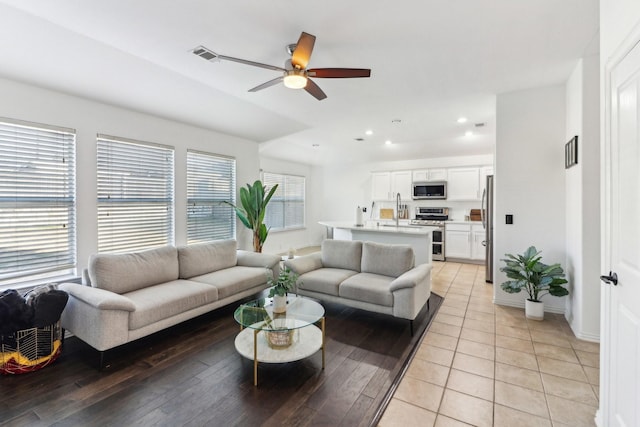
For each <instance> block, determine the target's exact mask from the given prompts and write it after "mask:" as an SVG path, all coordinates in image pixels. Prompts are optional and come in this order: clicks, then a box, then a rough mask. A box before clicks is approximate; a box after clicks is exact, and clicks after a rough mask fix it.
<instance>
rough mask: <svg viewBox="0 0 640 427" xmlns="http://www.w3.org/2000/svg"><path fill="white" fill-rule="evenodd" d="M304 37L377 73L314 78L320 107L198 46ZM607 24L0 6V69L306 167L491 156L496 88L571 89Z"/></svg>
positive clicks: (435, 8) (270, 6) (322, 54)
mask: <svg viewBox="0 0 640 427" xmlns="http://www.w3.org/2000/svg"><path fill="white" fill-rule="evenodd" d="M301 31H306V32H308V33H311V34H313V35H315V36H316V37H317V40H316V44H315V49H314V52H313V55H312V57H311V61H310V64H309V67H311V68H318V67H353V68H371V69H372V76H371V78H369V79H340V80H338V79H315V82H316V83H317V84H318V85H319V86H320V87H321V88H322V89H323V90H324V91H325V93H326V94H327V95H328V98H327V99H325V100H323V101H317V100H316V99H315V98H313V97H312V96H310V95H309V94H307V93H306V92H304V91H302V90H291V89H287V88H285V87H283V86H282V85H278V86H273V87H271V88H268V89H265V90H263V91H260V92H257V93H249V92H247V90H248V89H250V88H252V87H254V86H256V85H258V84H261V83H263V82H265V81H267V80H270V79H272V78H275V77H277V76H278V74H277V72H275V71H271V70H266V69H261V68H254V67H250V66H247V65H243V64H237V63H233V62H217V63H212V62H207V61H205V60H203V59H201V58H199V57H197V56H195V55H193V54H192V53H191V49H193V48H194V47H196V46H198V45H204V46H206V47H208V48H209V49H211V50H213V51H214V52H216V53H219V54H223V55H228V56H235V57H240V58H243V59H249V60H253V61H257V62H262V63H267V64H272V65H276V66H282V65H283V63H284V61H285V59H287V56H288V55H287V53H286V51H285V46H286V45H287V44H290V43H295V42H296V41H297V39H298V37H299V36H300V32H301ZM597 31H598V0H448V1H442V0H405V1H396V2H392V1H383V0H349V1H336V0H325V1H316V2H303V1H291V0H268V1H265V0H233V1H222V0H181V1H175V0H173V1H172V0H136V1H131V0H103V1H97V0H96V1H82V0H56V1H51V0H0V40H2V42H1V43H0V76H3V77H8V78H11V79H16V80H20V81H24V82H28V83H33V84H37V85H39V86H44V87H47V88H52V89H56V90H61V91H64V92H68V93H72V94H76V95H80V96H85V97H89V98H93V99H97V100H100V101H103V102H107V103H110V104H115V105H119V106H125V107H127V108H131V109H134V110H138V111H143V112H148V113H152V114H155V115H158V116H162V117H167V118H172V119H176V120H179V121H183V122H187V123H191V124H194V125H198V126H202V127H205V128H210V129H214V130H218V131H222V132H225V133H230V134H234V135H238V136H242V137H245V138H249V139H252V140H255V141H258V142H260V151H261V154H263V155H265V156H268V157H275V158H281V159H285V160H292V161H298V162H303V163H310V164H322V163H324V162H354V161H383V160H406V159H415V158H428V157H444V156H455V155H474V154H488V153H492V152H493V146H494V142H495V120H496V118H495V97H496V94H499V93H503V92H509V91H513V90H519V89H525V88H531V87H536V86H542V85H549V84H558V83H562V82H564V81H565V80H566V79H567V77H568V76H569V73H570V72H571V70H572V69H573V67H574V66H575V64H576V61H577V60H578V59H579V58H580V57H581V56H583V55H584V54H585V50H586V49H587V48H588V46H589V45H590V44H591V45H594V44H595V45H596V46H597V40H595V41H594V38H595V37H597ZM460 116H465V117H468V118H469V122H468V123H466V124H458V123H456V119H457V118H458V117H460ZM395 119H400V120H401V123H399V124H394V123H392V121H393V120H395ZM474 123H486V126H484V127H482V128H475V127H474ZM367 129H371V130H373V131H374V134H373V135H372V136H365V134H364V132H365V130H367ZM467 130H472V131H473V132H474V135H473V136H471V137H465V136H464V133H465V131H467ZM358 137H361V138H364V139H365V140H364V141H362V142H358V141H355V140H354V138H358ZM387 139H390V140H392V141H393V142H394V144H393V145H391V146H386V145H385V144H384V141H385V140H387ZM313 144H319V147H316V148H314V147H312V145H313Z"/></svg>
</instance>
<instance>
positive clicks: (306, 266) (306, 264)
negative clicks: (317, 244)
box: [284, 252, 322, 276]
mask: <svg viewBox="0 0 640 427" xmlns="http://www.w3.org/2000/svg"><path fill="white" fill-rule="evenodd" d="M284 266H285V267H289V268H290V269H291V271H293V272H294V273H296V274H297V275H298V276H300V275H302V274H304V273H308V272H310V271H313V270H318V269H320V268H322V255H321V254H320V252H314V253H312V254H309V255H305V256H301V257H298V258H293V259H287V260H285V261H284Z"/></svg>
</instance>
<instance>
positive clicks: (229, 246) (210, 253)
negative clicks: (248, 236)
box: [178, 240, 238, 279]
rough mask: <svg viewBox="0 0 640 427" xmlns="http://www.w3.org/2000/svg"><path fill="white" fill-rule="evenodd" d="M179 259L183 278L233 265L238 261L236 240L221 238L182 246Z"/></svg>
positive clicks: (179, 249)
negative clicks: (215, 240)
mask: <svg viewBox="0 0 640 427" xmlns="http://www.w3.org/2000/svg"><path fill="white" fill-rule="evenodd" d="M178 260H179V261H180V278H181V279H189V278H191V277H194V276H200V275H202V274H206V273H211V272H213V271H218V270H222V269H224V268H229V267H233V266H234V265H236V263H237V261H238V260H237V254H236V241H235V240H221V241H217V242H211V243H200V244H196V245H189V246H180V247H179V248H178Z"/></svg>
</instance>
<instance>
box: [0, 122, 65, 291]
mask: <svg viewBox="0 0 640 427" xmlns="http://www.w3.org/2000/svg"><path fill="white" fill-rule="evenodd" d="M75 202H76V200H75V131H74V130H72V129H64V128H55V127H50V126H46V125H40V124H35V123H27V122H19V121H13V120H8V119H0V286H2V285H9V284H12V283H16V282H20V281H27V280H36V279H40V278H49V277H54V276H62V275H66V274H74V273H75V268H76V210H75Z"/></svg>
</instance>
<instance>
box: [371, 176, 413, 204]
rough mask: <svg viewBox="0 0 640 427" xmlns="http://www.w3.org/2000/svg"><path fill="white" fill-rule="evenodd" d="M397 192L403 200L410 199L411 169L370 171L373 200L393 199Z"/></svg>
mask: <svg viewBox="0 0 640 427" xmlns="http://www.w3.org/2000/svg"><path fill="white" fill-rule="evenodd" d="M397 193H400V197H401V198H402V199H403V200H409V199H411V171H394V172H373V173H371V198H372V199H373V200H394V199H395V198H396V194H397Z"/></svg>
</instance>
